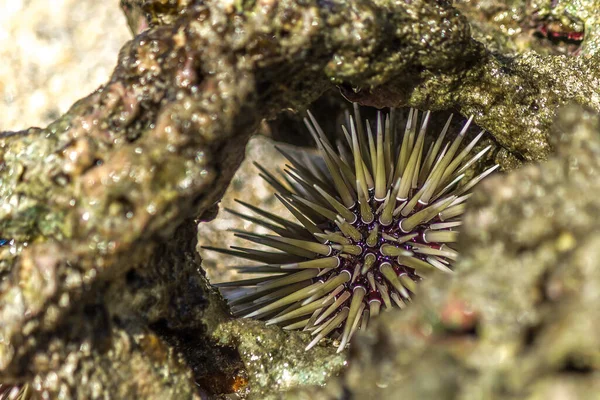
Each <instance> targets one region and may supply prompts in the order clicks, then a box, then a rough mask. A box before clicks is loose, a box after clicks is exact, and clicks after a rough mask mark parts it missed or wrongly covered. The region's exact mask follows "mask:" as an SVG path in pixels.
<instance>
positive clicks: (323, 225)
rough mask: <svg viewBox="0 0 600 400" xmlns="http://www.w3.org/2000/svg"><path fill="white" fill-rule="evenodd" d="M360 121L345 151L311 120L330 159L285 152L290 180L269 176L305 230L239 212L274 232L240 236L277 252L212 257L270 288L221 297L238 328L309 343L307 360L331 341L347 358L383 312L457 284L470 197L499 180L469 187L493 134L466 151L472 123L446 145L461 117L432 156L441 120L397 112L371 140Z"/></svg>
mask: <svg viewBox="0 0 600 400" xmlns="http://www.w3.org/2000/svg"><path fill="white" fill-rule="evenodd" d="M354 111H355V116H354V118H353V117H352V116H350V115H349V114H348V115H347V118H346V124H345V125H344V126H343V127H342V130H343V132H344V136H343V137H342V138H340V140H337V141H336V143H335V145H334V144H332V143H331V142H330V141H329V140H328V139H327V137H326V135H325V133H324V132H323V130H322V129H321V127H320V126H319V124H318V123H317V121H316V120H315V118H314V117H313V116H312V114H310V113H309V118H306V119H305V124H306V126H307V128H308V130H309V131H310V133H311V135H312V136H313V138H314V140H315V142H316V144H317V148H318V149H319V153H320V156H321V158H317V159H315V158H314V157H312V158H311V157H309V156H307V155H306V154H304V155H303V154H292V153H290V152H286V151H283V150H280V151H281V152H282V153H283V155H284V156H286V158H287V159H288V160H289V162H290V165H287V169H286V170H284V174H283V179H278V178H276V177H275V176H274V174H272V173H271V172H269V171H267V170H266V169H264V168H262V167H260V166H258V167H259V169H260V171H261V176H262V177H263V178H264V179H265V180H266V181H267V182H268V183H269V184H271V186H273V188H274V189H275V191H276V194H275V196H276V197H277V199H278V200H279V201H280V202H281V203H282V204H283V205H284V206H285V207H286V208H287V209H288V210H289V211H290V213H291V214H292V215H293V216H294V217H295V219H296V221H297V222H296V221H291V220H288V219H285V218H282V217H280V216H278V215H274V214H272V213H269V212H268V211H265V210H262V209H261V208H259V207H256V206H253V205H250V204H246V203H243V202H240V203H241V204H242V205H244V206H245V207H246V208H248V209H249V210H250V211H252V212H253V213H254V214H256V215H257V216H252V215H246V214H242V213H239V212H237V211H231V212H232V213H234V214H235V215H237V216H239V217H241V218H244V219H245V220H247V221H249V222H251V223H253V224H257V225H261V226H263V227H266V228H268V229H269V230H271V231H272V232H273V234H267V235H259V234H254V233H250V232H245V231H236V236H239V237H241V238H243V239H246V240H248V241H250V242H253V243H255V244H259V245H263V246H267V247H268V248H270V249H272V250H273V251H270V250H269V251H265V250H256V249H253V248H246V247H234V246H232V247H231V249H221V248H212V247H205V248H207V249H209V250H213V251H218V252H221V253H226V254H231V255H235V256H239V257H241V258H244V259H247V260H250V261H254V262H258V263H260V265H256V266H254V265H253V266H240V267H237V269H238V270H240V271H243V272H249V273H258V274H263V276H260V277H258V278H252V279H246V280H240V281H233V282H223V283H220V284H217V285H216V286H218V287H219V288H220V289H221V292H222V294H223V295H224V297H225V298H226V299H227V301H228V303H229V305H230V307H231V310H232V312H233V314H234V315H236V316H240V317H246V318H257V319H261V320H264V321H266V323H267V324H268V325H278V326H281V327H282V328H283V329H288V330H291V329H301V330H304V331H306V332H309V333H310V334H311V335H312V336H313V339H312V341H311V342H310V343H309V344H308V346H307V350H308V349H310V348H311V347H313V346H315V345H316V344H317V343H319V342H320V341H321V340H323V339H324V338H326V337H329V338H332V339H334V340H338V341H339V343H338V351H342V350H343V349H344V348H345V347H346V346H347V345H348V343H349V342H350V339H351V338H352V336H353V335H354V334H355V332H356V331H358V330H363V329H366V328H367V326H368V324H369V321H370V320H371V319H372V318H375V317H377V316H378V315H379V314H380V312H382V311H386V310H390V309H392V308H400V309H402V308H405V307H406V306H407V304H408V303H409V302H410V301H411V299H412V297H413V296H414V295H415V293H416V292H417V288H418V285H417V283H418V282H420V281H421V280H423V279H427V277H428V276H429V275H430V274H431V273H440V272H441V273H451V272H452V263H453V262H454V260H456V257H457V256H458V253H457V251H456V249H454V248H453V245H454V243H455V242H456V240H457V236H458V231H457V229H458V228H459V227H460V224H461V215H462V213H463V212H464V208H465V202H466V200H467V199H468V198H469V196H470V190H471V189H472V188H473V187H474V186H475V185H476V184H477V183H478V182H479V181H481V180H482V179H484V178H485V177H486V176H488V175H489V174H491V173H492V172H493V171H495V170H496V169H497V168H498V166H497V165H496V166H493V167H491V168H488V169H486V170H485V171H484V172H483V173H481V174H479V175H477V176H474V177H471V178H469V179H467V178H466V176H467V175H466V174H465V171H466V170H467V169H468V168H469V167H470V166H472V165H473V164H474V163H476V162H477V161H478V160H479V159H481V158H482V157H483V156H484V155H485V154H486V153H487V152H488V151H489V150H490V148H491V146H487V147H485V148H484V149H483V150H481V151H479V152H478V153H476V154H471V152H472V150H473V148H474V147H475V145H476V144H477V143H478V141H479V140H480V139H481V137H482V135H483V132H481V133H480V134H479V135H477V136H476V137H475V138H474V139H473V140H471V141H470V142H469V143H467V144H466V145H462V141H463V139H464V137H465V135H466V132H467V130H468V128H469V126H470V124H471V122H472V118H470V119H469V120H468V121H466V123H465V124H464V125H463V128H462V129H461V131H460V132H459V133H458V134H457V135H456V136H455V138H454V139H453V140H452V141H446V140H445V136H446V133H447V131H448V129H449V127H450V121H451V119H452V116H450V118H449V119H448V121H447V122H446V124H445V126H444V129H443V130H442V131H441V132H440V133H439V134H438V136H437V137H435V138H434V140H433V142H432V143H429V144H428V145H427V146H426V140H425V137H426V132H427V127H428V124H429V120H430V112H426V113H422V114H421V116H420V118H419V111H418V110H414V109H411V110H410V111H409V112H408V118H407V121H406V124H405V125H404V126H402V127H400V126H399V124H398V123H397V116H396V114H395V110H392V111H391V113H390V114H388V115H386V116H385V117H384V116H383V114H382V113H378V115H377V121H376V124H375V129H372V128H371V125H370V124H369V123H368V121H367V123H365V124H364V125H363V123H355V121H361V118H360V110H359V109H358V106H356V105H355V107H354ZM419 119H420V124H419V123H418V121H419Z"/></svg>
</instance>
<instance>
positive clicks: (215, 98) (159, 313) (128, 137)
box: [0, 0, 600, 399]
mask: <svg viewBox="0 0 600 400" xmlns="http://www.w3.org/2000/svg"><path fill="white" fill-rule="evenodd" d="M495 3H496V2H487V1H464V2H463V1H460V2H456V3H455V4H454V5H452V4H451V3H450V2H448V1H443V0H438V1H419V0H416V1H393V0H346V1H344V0H239V1H238V0H231V1H200V0H122V1H121V5H122V8H123V10H124V12H125V14H126V17H127V21H128V22H129V25H130V29H131V31H132V33H133V35H134V37H133V38H132V40H130V41H129V42H127V43H125V44H124V46H123V48H122V49H121V51H120V53H119V61H118V64H117V66H116V68H115V70H114V72H113V74H112V76H111V78H110V80H109V81H108V82H106V84H104V85H103V86H101V87H100V88H99V89H98V90H97V91H95V92H94V93H92V94H90V95H89V96H87V97H85V98H83V99H81V100H79V101H78V102H76V103H75V104H74V105H73V106H72V107H71V109H70V110H69V111H68V112H67V113H66V114H65V115H63V116H61V117H60V118H58V119H57V120H56V121H55V122H53V123H51V124H50V125H49V126H47V127H46V128H44V129H40V128H30V129H26V130H23V131H16V132H2V133H0V239H2V240H7V242H6V243H4V244H3V245H1V246H0V279H1V282H0V338H1V340H0V382H2V384H3V386H2V387H0V390H4V387H6V385H17V386H18V385H23V384H27V385H28V393H30V394H31V396H34V397H35V396H38V397H43V398H63V399H69V398H93V399H95V398H98V399H100V398H161V399H167V398H173V399H192V398H218V397H222V398H232V396H239V397H253V398H260V399H262V398H268V397H272V398H276V397H284V398H299V399H300V398H331V399H334V398H371V397H378V398H397V397H398V395H399V393H401V394H402V396H404V397H406V398H436V399H446V398H447V399H451V398H452V399H453V398H463V399H471V398H472V399H480V398H499V399H504V398H506V399H508V398H530V399H538V398H594V396H595V395H596V393H597V390H598V387H599V384H600V383H599V382H600V381H599V378H598V376H599V375H598V374H599V373H598V370H599V368H600V367H599V365H600V363H599V354H598V349H599V348H600V346H599V344H598V343H597V341H598V339H596V338H597V336H596V335H595V332H597V330H598V327H599V324H600V314H599V313H598V311H597V307H596V304H597V303H598V296H599V293H600V290H599V289H600V274H599V272H598V271H600V269H599V268H598V266H599V264H597V263H599V261H598V259H596V257H598V256H599V255H598V254H597V250H596V249H597V248H596V245H597V243H596V242H597V241H598V240H599V238H597V237H596V235H597V232H596V231H597V229H596V228H595V227H596V225H597V223H596V216H597V215H598V211H599V208H600V203H599V200H598V198H599V197H598V196H597V193H599V192H597V191H596V190H599V189H600V186H599V185H600V181H598V176H600V175H599V173H598V172H599V168H600V163H599V160H600V158H599V157H600V138H599V137H598V135H599V133H600V120H599V119H598V116H597V115H596V112H597V111H598V110H600V89H599V88H600V72H599V71H598V69H597V64H598V61H599V60H598V55H597V51H596V50H597V43H598V41H599V39H598V34H597V33H596V30H597V27H596V25H597V24H596V21H597V19H598V16H599V15H600V14H599V13H600V12H599V11H598V7H596V2H595V1H577V2H575V1H574V2H569V1H564V2H563V1H558V2H556V1H547V2H546V1H537V0H536V1H528V2H522V1H510V2H504V3H502V4H501V5H494V4H495ZM107 29H108V28H107ZM332 90H336V91H339V92H341V93H342V95H343V96H345V97H346V98H347V99H350V100H352V101H357V102H359V103H361V104H363V105H372V106H377V107H384V106H397V107H404V106H411V107H418V108H421V109H432V110H454V111H456V112H458V113H460V114H462V115H474V117H475V121H476V123H477V124H478V125H479V126H480V127H482V128H484V129H485V130H487V131H488V132H489V134H490V139H489V140H490V141H493V142H494V144H495V145H496V151H495V153H494V154H495V160H496V162H498V163H499V164H500V165H501V166H502V169H503V170H504V171H505V172H506V173H505V174H504V175H500V176H496V177H494V178H492V179H490V180H488V181H487V182H485V183H484V184H482V185H481V186H480V187H479V188H478V189H477V190H476V192H475V195H474V196H473V198H472V199H471V200H470V201H469V203H468V211H467V216H466V220H465V225H464V228H463V230H462V232H461V236H460V247H461V258H460V261H459V262H458V264H457V267H456V273H455V274H454V275H453V276H452V278H450V279H449V278H448V277H446V276H444V277H438V278H434V279H431V280H428V281H427V282H426V283H424V284H423V285H422V290H421V291H420V293H419V296H418V298H417V299H416V300H415V301H414V302H413V304H411V307H409V308H408V309H407V310H406V311H403V312H399V313H387V314H386V315H384V316H383V317H382V318H380V320H379V322H378V323H377V324H375V325H374V326H372V329H370V330H369V332H367V333H366V334H361V335H359V336H358V337H357V338H356V339H355V344H354V345H353V347H352V348H351V350H350V351H349V352H347V353H346V354H344V353H342V354H341V355H335V349H334V348H330V347H328V346H319V347H318V348H315V349H313V351H311V352H310V353H307V352H304V350H303V349H304V347H305V346H306V343H307V342H308V338H307V335H305V334H302V333H297V332H292V333H289V332H284V331H282V330H280V329H278V328H276V327H265V326H264V324H262V323H260V322H256V321H249V320H238V319H234V318H232V317H231V316H230V315H229V313H228V310H227V307H226V305H225V304H224V302H223V300H222V298H221V297H220V295H219V294H218V293H217V291H216V290H214V289H213V288H212V287H211V286H210V284H209V282H208V280H207V278H206V276H205V272H204V270H203V269H202V263H201V258H200V256H199V254H198V252H197V250H196V245H197V241H198V240H200V241H204V239H205V237H204V236H203V227H202V226H203V225H204V223H205V221H209V220H212V219H214V218H215V216H216V215H217V213H218V208H219V207H218V205H217V203H218V202H219V200H220V199H221V197H222V196H223V194H224V192H225V190H226V188H227V186H228V185H229V183H230V181H231V180H232V177H233V175H234V173H235V172H236V170H237V169H238V166H239V165H240V163H241V162H242V160H243V158H244V149H245V146H246V144H247V142H248V140H249V138H250V136H251V134H253V133H254V132H256V131H260V132H271V134H272V136H273V137H276V138H278V137H281V135H284V134H282V133H281V132H282V131H284V130H285V129H286V126H291V125H293V124H294V121H295V119H296V117H295V116H294V115H292V116H289V112H288V114H282V112H283V111H284V110H292V114H298V113H301V112H302V111H303V110H305V109H306V107H308V106H309V105H311V104H312V103H314V102H315V101H320V102H323V101H325V102H327V101H328V100H327V98H328V97H330V96H331V93H332ZM323 95H325V96H326V97H322V96H323ZM340 103H341V102H335V101H328V104H332V105H333V106H332V107H334V108H335V107H336V104H340ZM573 103H574V105H573ZM284 119H285V121H286V123H284V124H282V120H284ZM265 120H266V121H270V122H268V123H267V122H264V121H265ZM24 123H26V121H24ZM282 126H283V127H282ZM288 131H289V132H298V131H299V130H295V129H289V130H288ZM288 135H289V133H288ZM284 136H285V135H284ZM290 141H291V142H293V139H290ZM198 226H200V227H198ZM204 232H205V231H204ZM204 235H207V234H206V233H205V234H204ZM325 384H326V385H325ZM0 393H3V392H2V391H0ZM569 396H570V397H569Z"/></svg>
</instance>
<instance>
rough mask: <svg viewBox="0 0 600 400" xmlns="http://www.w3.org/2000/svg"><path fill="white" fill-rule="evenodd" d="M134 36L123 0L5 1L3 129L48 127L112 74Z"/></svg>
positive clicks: (0, 26)
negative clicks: (121, 53)
mask: <svg viewBox="0 0 600 400" xmlns="http://www.w3.org/2000/svg"><path fill="white" fill-rule="evenodd" d="M130 38H131V33H130V32H129V29H128V28H127V23H126V21H125V17H124V16H123V14H122V12H121V10H120V8H119V0H108V1H97V0H50V1H48V0H0V59H1V60H2V61H1V62H0V107H1V109H0V130H20V129H24V128H27V127H29V126H40V127H45V126H46V125H47V124H48V123H50V122H52V121H53V120H54V119H55V118H56V117H58V116H59V115H61V114H62V113H64V112H65V111H67V110H68V109H69V107H70V106H71V105H72V104H73V103H74V102H75V101H76V100H78V99H79V98H81V97H83V96H85V95H87V94H89V93H91V92H92V91H94V90H95V89H96V88H97V87H98V86H99V85H100V84H102V83H103V82H105V81H106V80H107V79H108V78H109V77H110V74H111V72H112V70H113V68H114V66H115V64H116V61H117V56H118V53H119V49H120V48H121V46H123V44H124V43H125V42H126V41H127V40H129V39H130Z"/></svg>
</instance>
